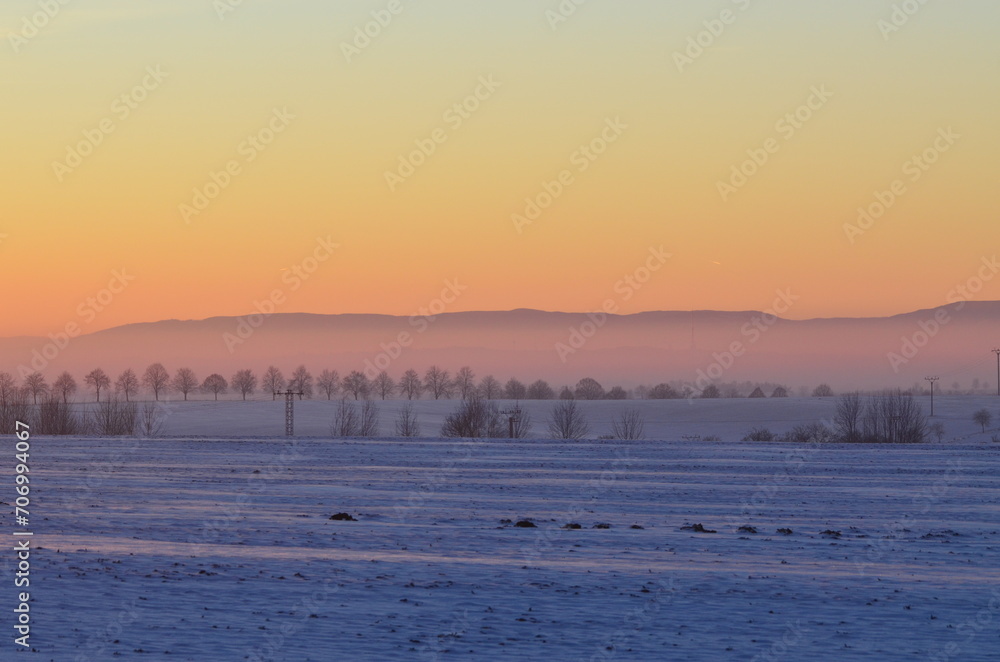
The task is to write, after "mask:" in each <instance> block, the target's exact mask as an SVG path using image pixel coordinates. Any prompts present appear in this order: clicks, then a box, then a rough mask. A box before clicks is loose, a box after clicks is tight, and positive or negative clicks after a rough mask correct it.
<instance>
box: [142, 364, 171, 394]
mask: <svg viewBox="0 0 1000 662" xmlns="http://www.w3.org/2000/svg"><path fill="white" fill-rule="evenodd" d="M142 383H143V385H144V386H145V387H146V388H148V389H149V390H150V391H152V392H153V397H154V398H155V399H157V400H159V399H160V391H166V390H167V385H168V384H169V383H170V373H169V372H167V369H166V368H164V367H163V364H162V363H154V364H153V365H151V366H149V367H148V368H146V372H145V373H143V375H142Z"/></svg>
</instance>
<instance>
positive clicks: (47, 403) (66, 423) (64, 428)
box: [32, 396, 81, 435]
mask: <svg viewBox="0 0 1000 662" xmlns="http://www.w3.org/2000/svg"><path fill="white" fill-rule="evenodd" d="M80 428H81V423H80V420H79V418H78V417H77V416H76V414H74V413H73V411H72V410H71V409H70V407H69V405H68V404H66V403H65V402H63V401H62V400H61V399H60V398H58V397H56V396H53V397H51V398H49V399H48V400H44V401H43V402H42V404H40V405H38V414H37V416H36V421H35V425H34V426H33V429H32V432H34V433H35V434H50V435H68V434H77V433H79V432H80Z"/></svg>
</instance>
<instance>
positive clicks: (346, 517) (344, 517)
mask: <svg viewBox="0 0 1000 662" xmlns="http://www.w3.org/2000/svg"><path fill="white" fill-rule="evenodd" d="M330 519H332V520H337V521H338V522H357V521H358V520H356V519H354V517H352V516H351V515H350V514H349V513H337V514H336V515H330Z"/></svg>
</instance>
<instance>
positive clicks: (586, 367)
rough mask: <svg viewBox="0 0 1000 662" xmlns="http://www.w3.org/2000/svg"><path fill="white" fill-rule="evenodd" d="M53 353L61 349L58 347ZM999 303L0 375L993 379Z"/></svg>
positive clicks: (21, 357) (582, 318) (269, 349)
mask: <svg viewBox="0 0 1000 662" xmlns="http://www.w3.org/2000/svg"><path fill="white" fill-rule="evenodd" d="M59 345H64V347H63V348H61V349H60V348H59V347H58V346H59ZM998 346H1000V302H993V301H990V302H965V303H964V304H953V305H949V306H945V307H942V308H937V309H928V310H920V311H915V312H912V313H907V314H903V315H895V316H892V317H881V318H830V319H812V320H787V319H781V318H778V317H771V316H767V315H765V313H761V312H759V311H744V312H718V311H688V312H679V311H658V312H646V313H638V314H632V315H603V314H597V313H589V314H588V313H560V312H544V311H538V310H524V309H521V310H512V311H497V312H458V313H445V314H441V315H438V316H437V317H435V318H430V317H397V316H391V315H368V314H340V315H316V314H305V313H279V314H274V315H271V316H269V317H261V316H257V317H254V316H249V317H242V318H237V317H213V318H209V319H204V320H191V321H179V320H165V321H160V322H151V323H141V324H129V325H125V326H120V327H115V328H111V329H106V330H103V331H98V332H95V333H90V334H85V335H79V336H77V337H75V338H71V339H68V342H67V339H66V338H65V337H55V338H50V337H37V338H36V337H16V338H3V339H0V370H7V371H11V372H14V371H18V370H19V368H21V367H22V366H25V367H26V369H28V370H29V371H30V370H32V369H38V370H40V371H41V372H43V373H44V374H45V375H46V376H47V377H48V378H49V379H50V380H51V379H52V378H53V377H54V376H55V375H57V374H58V373H59V372H61V371H63V370H69V371H70V372H71V373H73V374H74V375H77V376H81V375H82V374H84V373H85V372H87V371H89V370H91V369H93V368H95V367H101V368H103V369H104V370H105V371H106V372H108V373H109V374H111V375H112V376H114V375H115V374H117V373H118V372H120V371H121V370H123V369H125V368H127V367H131V368H133V369H135V370H137V371H141V370H142V369H143V368H144V367H145V366H146V365H148V364H149V363H152V362H154V361H160V362H162V363H163V364H164V365H165V366H166V367H167V369H168V370H170V371H173V370H175V369H176V368H179V367H182V366H187V367H191V368H193V369H194V370H195V371H196V373H197V374H198V375H199V376H200V377H204V376H205V375H207V374H209V373H210V372H219V373H222V374H223V375H225V376H227V377H228V376H229V375H231V374H232V373H233V372H234V371H236V370H238V369H241V368H246V367H249V368H253V369H254V370H256V371H262V370H263V369H264V368H266V367H267V366H268V365H270V364H274V365H277V366H279V367H281V368H282V369H283V370H284V371H285V372H286V374H287V373H288V372H290V371H291V370H292V369H294V367H295V366H297V365H298V364H300V363H304V364H305V365H306V366H308V367H309V368H310V369H311V370H312V371H313V372H314V374H315V373H318V372H319V371H320V370H322V369H324V368H332V369H336V370H338V371H340V373H341V374H342V375H343V374H346V373H347V372H349V371H351V370H365V369H366V368H367V369H368V370H369V371H373V370H375V369H377V368H385V369H386V370H388V372H389V373H390V374H392V375H394V376H398V375H399V374H401V373H402V372H403V371H405V370H407V369H409V368H415V369H417V370H419V371H421V372H422V371H423V370H425V369H426V368H427V367H428V366H430V365H432V364H438V365H441V366H442V367H445V368H447V369H449V370H451V371H454V370H456V369H457V368H459V367H460V366H463V365H469V366H471V367H472V368H473V369H474V370H475V372H476V374H477V375H478V376H480V377H481V376H483V375H486V374H493V375H495V376H496V377H497V378H499V379H501V380H506V379H507V378H509V377H517V378H519V379H521V380H522V381H523V380H534V379H538V378H542V379H547V380H549V381H551V382H553V383H554V384H571V383H575V382H576V381H577V380H579V379H580V378H582V377H586V376H592V377H594V378H596V379H597V380H598V381H600V382H602V383H603V384H604V385H605V386H611V385H614V384H621V385H624V386H634V385H637V384H655V383H659V382H662V381H674V380H683V381H685V382H692V383H693V382H697V381H698V380H699V379H700V380H701V382H702V384H704V383H707V378H708V377H715V378H717V379H720V380H722V381H743V380H751V381H761V382H763V381H769V382H780V383H785V384H788V385H790V386H800V385H804V386H814V385H816V384H818V383H820V382H827V383H829V384H831V385H833V386H834V388H835V389H837V388H840V389H844V388H853V387H859V388H876V387H884V386H911V385H913V384H914V383H915V382H917V381H920V383H923V381H922V380H923V378H924V377H925V376H927V375H932V374H936V375H939V376H940V377H941V386H942V387H945V388H950V387H951V385H952V384H953V383H956V382H957V383H959V384H960V385H961V386H962V387H963V388H968V386H969V385H970V384H971V383H972V381H973V380H974V379H978V380H979V381H980V383H981V384H984V385H985V384H987V383H991V384H994V385H995V384H996V382H995V379H996V368H995V365H996V364H995V357H994V356H993V355H992V354H991V353H990V350H991V349H993V348H994V347H998Z"/></svg>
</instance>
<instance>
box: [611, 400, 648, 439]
mask: <svg viewBox="0 0 1000 662" xmlns="http://www.w3.org/2000/svg"><path fill="white" fill-rule="evenodd" d="M645 430H646V419H645V418H643V416H642V414H641V413H640V412H639V410H638V409H632V408H628V409H625V410H624V411H622V412H621V413H620V414H619V415H618V416H616V417H615V419H614V420H613V421H611V434H613V435H614V437H615V439H623V440H629V441H633V440H636V439H642V438H643V436H644V434H645Z"/></svg>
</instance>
